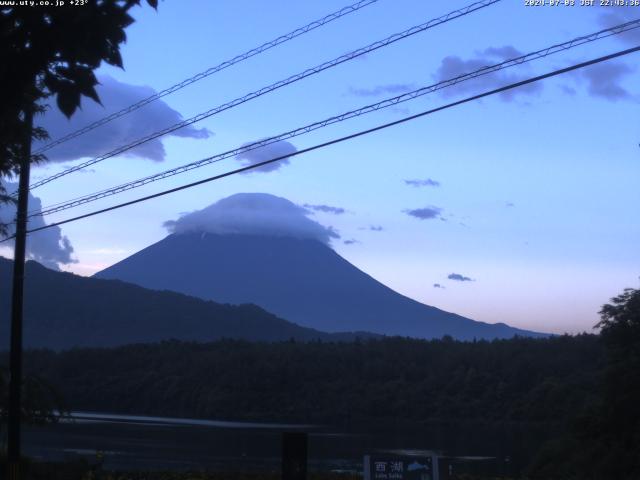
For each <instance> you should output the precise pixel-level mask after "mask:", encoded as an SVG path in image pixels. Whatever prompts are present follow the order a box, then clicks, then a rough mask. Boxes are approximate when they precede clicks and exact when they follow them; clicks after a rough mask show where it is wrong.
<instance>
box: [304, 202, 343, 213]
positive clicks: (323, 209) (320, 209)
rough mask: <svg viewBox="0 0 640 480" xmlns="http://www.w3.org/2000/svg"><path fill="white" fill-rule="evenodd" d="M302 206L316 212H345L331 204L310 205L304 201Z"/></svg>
mask: <svg viewBox="0 0 640 480" xmlns="http://www.w3.org/2000/svg"><path fill="white" fill-rule="evenodd" d="M303 206H304V208H308V209H310V210H314V211H316V212H322V213H332V214H334V215H342V214H343V213H345V212H346V210H345V209H344V208H342V207H333V206H331V205H323V204H320V205H311V204H309V203H305V204H304V205H303Z"/></svg>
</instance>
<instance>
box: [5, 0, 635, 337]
mask: <svg viewBox="0 0 640 480" xmlns="http://www.w3.org/2000/svg"><path fill="white" fill-rule="evenodd" d="M469 3H471V2H464V1H458V0H455V1H448V2H422V1H417V0H393V1H392V0H379V1H378V2H376V3H374V4H372V5H370V6H367V7H366V8H363V9H362V10H360V11H358V12H356V13H353V14H350V15H347V16H345V17H343V18H341V19H339V20H336V21H335V22H332V23H330V24H329V25H326V26H324V27H322V28H318V29H316V30H314V31H313V32H310V33H308V34H305V35H303V36H301V37H299V38H297V39H295V40H293V41H290V42H287V43H285V44H283V45H280V46H278V47H276V48H274V49H272V50H270V51H268V52H266V53H264V54H261V55H258V56H255V57H253V58H251V59H249V60H247V61H244V62H241V63H240V64H237V65H234V66H233V67H230V68H228V69H226V70H224V71H222V72H220V73H217V74H215V75H211V76H210V77H208V78H206V79H204V80H202V81H199V82H197V83H195V84H193V85H190V86H188V87H186V88H184V89H182V90H180V91H178V92H176V93H173V94H171V95H169V96H166V97H164V98H163V99H162V100H160V101H157V102H154V103H153V104H151V105H149V106H146V107H144V108H142V109H140V110H137V111H136V112H134V113H132V114H130V115H128V116H126V117H123V118H121V119H118V120H116V121H114V122H111V123H109V124H108V125H106V126H103V127H100V128H98V129H96V130H94V131H93V132H91V133H89V134H87V135H84V136H81V137H79V138H78V139H75V140H72V141H70V142H67V143H65V144H64V145H61V146H58V147H55V148H54V149H52V150H50V151H49V152H48V156H49V160H50V161H49V162H48V163H47V164H44V165H43V166H40V167H37V168H35V169H34V170H33V171H32V178H33V180H34V181H35V180H38V179H42V178H45V177H47V176H49V175H52V174H54V173H57V172H59V171H61V170H63V169H65V168H68V167H69V166H71V165H75V164H77V163H79V162H80V161H81V160H87V159H90V158H93V157H95V156H98V155H100V154H103V153H105V152H107V151H110V150H112V149H114V148H116V147H118V146H120V145H122V144H124V143H129V142H131V141H133V140H136V139H138V138H141V137H143V136H146V135H148V134H150V133H152V132H154V131H157V130H159V129H163V128H165V127H167V126H169V125H172V124H174V123H176V122H178V121H180V119H181V118H189V117H191V116H194V115H197V114H198V113H201V112H203V111H206V110H209V109H211V108H213V107H215V106H218V105H221V104H224V103H227V102H229V101H231V100H234V99H236V98H239V97H242V96H244V95H245V94H247V93H250V92H252V91H255V90H258V89H260V88H261V87H263V86H266V85H269V84H271V83H274V82H276V81H279V80H281V79H284V78H287V77H289V76H291V75H294V74H297V73H299V72H302V71H304V70H306V69H307V68H310V67H314V66H316V65H318V64H321V63H323V62H325V61H328V60H332V59H334V58H336V57H338V56H340V55H342V54H344V53H347V52H349V51H352V50H355V49H357V48H360V47H363V46H365V45H368V44H370V43H372V42H375V41H377V40H381V39H383V38H385V37H387V36H389V35H391V34H394V33H396V32H400V31H403V30H405V29H407V28H410V27H412V26H414V25H418V24H421V23H424V22H426V21H428V20H430V19H432V18H435V17H439V16H441V15H444V14H446V13H448V12H450V11H451V10H453V9H455V8H461V7H464V6H466V5H468V4H469ZM576 3H578V4H579V3H580V2H579V1H577V2H576ZM347 4H348V3H347V2H345V1H336V0H325V1H323V2H294V1H292V0H291V1H290V0H281V1H279V2H262V1H258V0H238V1H235V2H210V1H205V0H180V1H179V2H178V1H176V0H167V1H164V2H161V3H160V6H159V8H158V11H157V12H156V11H154V10H153V9H151V8H149V7H147V6H146V5H145V7H140V8H136V9H135V10H134V11H133V16H134V17H135V19H136V22H135V23H134V24H133V25H132V26H131V27H129V29H128V30H127V43H126V44H125V45H124V46H123V47H122V56H123V59H124V65H125V68H124V70H120V69H117V68H114V67H109V66H103V67H101V68H100V69H99V70H98V72H97V73H98V75H99V78H100V81H101V86H100V88H99V89H98V93H99V94H100V96H101V98H102V103H103V106H100V105H97V104H95V103H93V102H92V101H91V100H88V99H84V100H83V106H82V110H81V111H80V112H78V114H76V115H75V116H74V117H73V118H72V120H71V121H68V120H66V119H65V118H64V117H63V116H62V115H61V114H60V113H59V112H57V111H56V109H55V108H51V109H50V110H49V112H48V113H47V114H46V115H44V116H43V117H40V118H38V119H37V120H36V123H37V124H39V125H42V126H44V127H45V128H47V129H48V130H49V132H50V134H51V137H52V139H55V138H58V137H59V136H61V135H64V134H65V133H67V132H70V131H73V130H75V129H77V128H79V127H82V126H84V125H86V124H88V123H90V122H91V121H93V120H96V119H98V118H100V117H102V116H104V115H106V114H109V113H111V112H113V111H117V110H119V109H120V108H123V107H125V106H127V105H129V104H131V103H133V102H135V101H136V100H138V99H141V98H144V97H146V96H148V95H151V94H153V93H154V92H156V91H160V90H162V89H164V88H167V87H169V86H171V85H173V84H175V83H177V82H180V81H182V80H183V79H185V78H187V77H190V76H192V75H194V74H196V73H198V72H201V71H204V70H206V69H207V68H209V67H211V66H214V65H217V64H219V63H220V62H222V61H224V60H228V59H230V58H232V57H234V56H236V55H238V54H240V53H243V52H245V51H247V50H249V49H251V48H253V47H256V46H258V45H260V44H262V43H264V42H266V41H269V40H271V39H273V38H275V37H278V36H279V35H282V34H285V33H287V32H289V31H291V30H294V29H295V28H297V27H300V26H302V25H304V24H307V23H309V22H311V21H313V20H316V19H318V18H321V17H323V16H325V15H327V14H329V13H331V12H333V11H336V10H339V9H340V8H342V7H344V6H346V5H347ZM77 8H81V7H77ZM639 17H640V7H598V6H594V7H586V6H580V5H574V6H564V5H561V6H556V7H550V6H544V7H530V6H525V3H524V1H520V0H504V1H502V2H499V3H497V4H495V5H492V6H489V7H487V8H484V9H482V10H480V11H477V12H475V13H473V14H470V15H468V16H465V17H463V18H459V19H456V20H454V21H451V22H448V23H446V24H444V25H440V26H437V27H435V28H433V29H429V30H427V31H425V32H422V33H419V34H416V35H414V36H412V37H410V38H407V39H404V40H401V41H398V42H396V43H394V44H393V45H390V46H388V47H385V48H382V49H379V50H377V51H375V52H371V53H368V54H366V55H365V56H363V57H360V58H357V59H354V60H352V61H349V62H346V63H344V64H342V65H339V66H337V67H335V68H331V69H329V70H327V71H324V72H321V73H319V74H317V75H314V76H312V77H309V78H306V79H304V80H301V81H299V82H297V83H295V84H293V85H289V86H287V87H284V88H281V89H279V90H277V91H274V92H272V93H269V94H267V95H264V96H262V97H260V98H257V99H255V100H252V101H249V102H246V103H244V104H242V105H239V106H238V107H236V108H232V109H229V110H226V111H224V112H221V113H220V114H218V115H215V116H212V117H210V118H207V119H205V120H202V121H200V122H197V123H195V124H193V125H191V126H189V127H186V128H184V129H182V130H179V131H176V132H173V133H172V134H170V135H167V136H164V137H162V138H161V139H156V140H153V141H151V142H148V143H146V144H145V145H143V146H141V147H138V148H137V149H134V150H132V151H130V152H128V153H127V154H123V155H120V156H118V157H116V158H111V159H108V160H105V161H104V162H101V163H99V164H96V165H94V166H92V167H90V168H87V169H86V170H83V171H82V172H78V173H74V174H72V175H68V176H66V177H64V178H61V179H59V180H56V181H54V182H51V183H49V184H47V185H45V186H42V187H40V188H38V189H35V190H33V192H32V195H33V197H32V199H31V206H32V208H33V209H36V210H37V209H39V208H40V207H42V206H44V207H46V206H49V205H52V204H55V203H58V202H63V201H66V200H68V199H71V198H75V197H77V196H81V195H84V194H88V193H92V192H94V191H98V190H102V189H104V188H108V187H110V186H112V185H118V184H121V183H124V182H127V181H130V180H133V179H137V178H139V177H143V176H146V175H150V174H153V173H156V172H159V171H162V170H165V169H168V168H172V167H176V166H179V165H181V164H184V163H188V162H191V161H194V160H198V159H200V158H204V157H208V156H211V155H214V154H217V153H221V152H224V151H227V150H230V149H234V148H237V147H240V146H242V145H246V144H249V143H251V142H255V141H257V140H260V139H264V138H268V137H270V136H273V135H277V134H279V133H282V132H285V131H287V130H290V129H293V128H296V127H299V126H303V125H306V124H308V123H312V122H315V121H318V120H323V119H325V118H327V117H330V116H333V115H337V114H340V113H342V112H346V111H348V110H352V109H354V108H358V107H360V106H364V105H367V104H370V103H374V102H377V101H380V100H383V99H385V98H387V97H392V96H395V95H398V94H401V93H404V92H407V91H410V90H414V89H416V88H419V87H422V86H427V85H430V84H433V83H436V82H437V81H440V80H444V79H447V78H451V77H453V76H456V75H459V74H461V73H465V72H468V71H472V70H475V69H477V68H480V67H482V66H485V65H489V64H493V63H498V62H500V61H503V60H506V59H509V58H513V57H515V56H518V55H521V54H523V53H528V52H531V51H535V50H538V49H541V48H544V47H547V46H550V45H553V44H556V43H561V42H564V41H567V40H570V39H572V38H574V37H577V36H581V35H585V34H589V33H592V32H595V31H597V30H600V29H602V28H605V27H608V26H611V25H616V24H619V23H622V22H624V21H629V20H632V19H635V18H639ZM639 44H640V29H639V30H635V31H633V32H628V33H625V34H623V35H620V36H619V37H611V38H608V39H604V40H601V41H598V42H594V43H590V44H587V45H583V46H580V47H578V48H575V49H572V50H569V51H566V52H562V53H560V54H557V55H554V56H550V57H548V58H546V59H541V60H538V61H535V62H531V63H529V64H526V65H520V66H518V67H516V68H510V69H508V70H505V71H503V72H500V73H498V74H495V75H493V76H490V77H484V78H483V79H480V80H477V81H474V82H468V83H463V84H459V85H457V86H454V87H451V88H447V89H443V90H441V91H439V92H435V93H432V94H429V95H426V96H424V97H421V98H420V99H417V100H413V101H411V102H407V103H404V104H402V105H399V106H396V107H392V108H388V109H385V110H382V111H378V112H375V113H372V114H369V115H365V116H363V117H360V118H357V119H352V120H349V121H345V122H342V123H339V124H336V125H332V126H330V127H327V128H324V129H321V130H318V131H315V132H312V133H310V134H307V135H303V136H300V137H297V138H294V139H290V140H288V141H286V142H280V143H277V144H274V145H271V146H270V147H268V148H265V149H263V150H258V151H248V152H245V153H242V154H240V155H237V156H235V157H232V158H229V159H226V160H224V161H222V162H219V163H216V164H213V165H210V166H207V167H203V168H199V169H195V170H191V171H190V172H187V173H185V174H181V175H177V176H174V177H171V178H169V179H165V180H163V181H160V182H156V183H153V184H149V185H146V186H145V187H143V188H139V189H136V190H133V191H129V192H126V193H123V194H120V195H118V196H114V197H111V198H108V199H103V200H100V201H98V202H95V203H92V204H89V205H86V206H83V207H78V208H75V209H73V210H68V211H66V212H60V213H57V214H54V215H49V216H47V217H46V218H45V219H44V222H46V223H52V222H55V221H60V220H64V219H66V218H69V217H71V216H75V215H79V214H82V213H87V212H90V211H92V210H94V209H97V208H103V207H107V206H109V205H112V204H114V203H116V202H120V201H126V200H131V199H134V198H138V197H140V196H142V195H146V194H150V193H154V192H157V191H160V190H163V189H167V188H172V187H176V186H179V185H182V184H185V183H189V182H192V181H196V180H199V179H202V178H205V177H208V176H211V175H215V174H217V173H222V172H225V171H228V170H231V169H234V168H238V167H239V166H243V165H247V164H250V163H252V162H256V161H260V160H263V159H267V158H271V157H273V156H274V155H278V156H284V155H290V154H291V153H294V152H296V151H299V150H302V149H305V148H308V147H311V146H313V145H315V144H318V143H322V142H325V141H328V140H331V139H333V138H337V137H341V136H344V135H348V134H351V133H354V132H356V131H359V130H363V129H367V128H371V127H374V126H376V125H379V124H382V123H386V122H391V121H394V120H398V119H400V118H402V117H405V116H407V115H411V114H415V113H418V112H421V111H423V110H427V109H430V108H434V107H437V106H440V105H444V104H446V103H449V102H452V101H455V100H457V99H461V98H463V97H465V96H469V95H473V94H476V93H480V92H482V91H484V90H489V89H493V88H496V87H499V86H502V85H504V84H507V83H510V82H515V81H519V80H522V79H525V78H527V77H529V76H532V75H537V74H541V73H545V72H547V71H550V70H553V69H557V68H561V67H565V66H568V65H571V64H573V63H576V62H580V61H585V60H588V59H590V58H594V57H597V56H600V55H604V54H607V53H611V52H614V51H618V50H622V49H625V48H629V47H632V46H635V45H639ZM638 58H640V53H636V54H632V55H629V56H626V57H623V58H621V59H617V60H614V61H611V62H608V63H604V64H600V65H597V66H592V67H589V68H587V69H584V70H580V71H577V72H573V73H569V74H566V75H563V76H561V77H556V78H553V79H549V80H546V81H544V82H540V83H536V84H531V85H528V86H526V87H523V88H521V89H518V90H513V91H511V92H508V93H505V94H501V95H497V96H493V97H490V98H485V99H482V100H480V101H475V102H472V103H468V104H465V105H461V106H458V107H455V108H451V109H448V110H445V111H441V112H438V113H435V114H433V115H429V116H426V117H423V118H420V119H417V120H415V121H411V122H409V123H405V124H402V125H399V126H396V127H393V128H389V129H386V130H384V131H381V132H377V133H374V134H371V135H367V136H364V137H360V138H357V139H354V140H352V141H349V142H344V143H341V144H338V145H333V146H330V147H327V148H323V149H319V150H315V151H313V152H309V153H306V154H301V155H297V156H295V157H291V158H289V159H287V160H285V161H284V162H281V163H278V164H272V165H269V166H267V167H264V168H261V169H259V170H258V171H255V172H252V173H245V174H240V175H235V176H231V177H227V178H224V179H221V180H220V181H215V182H212V183H207V184H204V185H201V186H198V187H195V188H192V189H188V190H184V191H181V192H178V193H175V194H172V195H168V196H164V197H161V198H158V199H155V200H152V201H149V202H144V203H141V204H137V205H134V206H131V207H128V208H124V209H120V210H117V211H113V212H109V213H106V214H103V215H99V216H95V217H92V218H89V219H85V220H81V221H77V222H74V223H69V224H66V225H63V226H61V227H56V228H52V229H49V230H45V231H42V232H39V233H35V234H33V235H31V238H30V240H29V242H30V243H29V245H30V255H31V257H32V258H33V259H36V260H38V261H41V262H42V263H43V264H45V265H47V266H49V267H51V268H60V269H62V270H65V271H70V272H74V273H77V274H79V275H92V274H93V273H95V272H97V271H100V270H101V269H103V268H105V267H107V266H109V265H111V264H113V263H115V262H118V261H120V260H122V259H123V258H126V257H127V256H129V255H131V254H133V253H135V252H137V251H139V250H140V249H142V248H144V247H146V246H148V245H150V244H152V243H154V242H157V241H159V240H161V239H162V238H164V237H165V236H166V235H167V234H169V233H170V232H171V231H172V230H171V229H172V225H174V226H175V225H176V223H175V222H177V221H178V220H180V219H181V218H185V217H186V216H187V214H189V213H192V214H195V213H197V212H198V211H201V210H204V211H207V210H205V209H206V208H207V207H209V206H210V205H212V204H214V203H216V202H218V201H219V200H222V199H225V198H226V197H230V196H232V195H235V194H238V193H265V194H270V195H274V196H277V197H281V198H284V199H287V200H289V201H290V202H293V203H294V204H295V205H298V206H300V207H301V208H304V209H306V215H307V216H308V218H310V219H312V220H313V221H314V222H316V223H318V224H320V226H322V227H323V228H324V229H326V232H331V234H330V235H327V242H329V244H330V245H331V246H332V248H334V249H335V250H336V251H337V252H338V253H339V254H340V255H342V256H343V257H344V258H346V259H347V260H348V261H350V262H351V263H353V264H354V265H356V266H357V267H358V268H360V269H362V270H363V271H365V272H367V273H369V274H370V275H372V276H373V277H374V278H376V279H377V280H379V281H381V282H383V283H385V284H386V285H388V286H389V287H391V288H393V289H395V290H396V291H398V292H400V293H402V294H404V295H407V296H409V297H412V298H414V299H416V300H418V301H421V302H423V303H426V304H429V305H433V306H436V307H438V308H441V309H444V310H447V311H452V312H455V313H458V314H461V315H464V316H467V317H469V318H472V319H475V320H481V321H485V322H491V323H495V322H505V323H507V324H509V325H512V326H515V327H519V328H525V329H530V330H538V331H546V332H554V333H565V332H568V333H579V332H583V331H589V332H590V331H593V328H592V327H593V326H594V324H595V323H596V322H597V321H598V310H599V308H600V306H601V305H602V304H604V303H606V302H607V301H608V300H609V299H610V298H611V297H613V296H615V295H616V294H618V293H620V292H621V291H622V289H624V288H626V287H638V282H639V276H640V248H638V245H639V243H640V242H639V241H640V222H638V214H637V210H638V205H639V204H640V189H638V188H637V185H638V181H639V180H640V147H639V143H640V121H639V120H638V101H639V99H640V89H639V88H638V85H640V83H639V82H638V68H637V65H638ZM12 181H15V180H12ZM8 188H9V190H11V186H10V185H9V186H8ZM264 198H269V197H268V196H266V197H264ZM11 215H12V214H11V212H9V211H4V212H2V211H0V217H1V218H3V219H6V218H10V217H11ZM42 221H43V219H42V218H39V219H37V218H36V219H34V223H33V224H32V226H37V225H36V222H42ZM38 225H39V224H38ZM323 231H325V230H323ZM0 253H2V254H3V255H5V256H9V255H10V254H11V250H10V247H7V246H4V247H2V249H0Z"/></svg>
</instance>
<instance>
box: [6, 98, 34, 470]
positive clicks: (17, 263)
mask: <svg viewBox="0 0 640 480" xmlns="http://www.w3.org/2000/svg"><path fill="white" fill-rule="evenodd" d="M24 121H25V125H26V127H27V136H26V138H25V141H24V153H23V156H22V159H21V161H20V182H19V186H18V208H17V211H16V239H15V249H14V262H13V294H12V298H11V352H10V354H9V371H10V380H9V422H8V436H7V460H8V462H7V463H8V467H9V480H19V479H20V478H21V473H20V416H21V415H20V413H21V403H20V393H21V390H22V306H23V291H24V262H25V252H26V243H27V212H28V208H29V171H30V167H31V129H32V127H33V109H32V107H31V106H29V107H28V108H27V109H26V110H25V112H24Z"/></svg>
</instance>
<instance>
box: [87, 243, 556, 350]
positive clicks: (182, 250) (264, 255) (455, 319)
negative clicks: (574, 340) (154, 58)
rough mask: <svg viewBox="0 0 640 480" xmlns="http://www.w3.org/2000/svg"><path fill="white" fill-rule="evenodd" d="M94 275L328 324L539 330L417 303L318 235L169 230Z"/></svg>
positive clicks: (506, 334) (506, 332)
mask: <svg viewBox="0 0 640 480" xmlns="http://www.w3.org/2000/svg"><path fill="white" fill-rule="evenodd" d="M95 276H96V277H97V278H105V279H120V280H124V281H128V282H131V283H135V284H137V285H141V286H144V287H146V288H151V289H157V290H172V291H175V292H180V293H184V294H188V295H193V296H195V297H199V298H202V299H208V300H214V301H218V302H222V303H231V304H242V303H255V304H256V305H260V306H261V307H263V308H265V309H266V310H268V311H270V312H273V313H275V314H276V315H278V316H280V317H282V318H286V319H287V320H289V321H292V322H295V323H297V324H299V325H302V326H305V327H309V328H314V329H317V330H321V331H327V332H340V331H370V332H374V333H377V334H384V335H401V336H410V337H417V338H440V337H442V336H444V335H451V336H452V337H454V338H457V339H461V340H472V339H474V338H478V339H494V338H510V337H513V336H515V335H520V336H534V337H535V336H545V335H544V334H540V333H536V332H530V331H526V330H520V329H517V328H513V327H510V326H508V325H505V324H504V323H497V324H489V323H484V322H477V321H474V320H471V319H468V318H465V317H462V316H460V315H456V314H454V313H449V312H445V311H443V310H440V309H438V308H435V307H432V306H428V305H424V304H422V303H419V302H417V301H415V300H412V299H410V298H408V297H405V296H403V295H400V294H399V293H397V292H395V291H393V290H391V289H390V288H388V287H386V286H385V285H383V284H382V283H380V282H378V281H377V280H375V279H374V278H372V277H370V276H369V275H367V274H366V273H364V272H362V271H361V270H359V269H358V268H356V267H355V266H353V265H352V264H350V263H349V262H347V261H346V260H345V259H343V258H342V257H340V256H339V255H338V254H337V253H336V252H335V251H333V250H332V249H331V248H330V247H329V246H328V245H326V244H325V243H322V242H320V241H317V240H313V239H301V238H293V237H291V236H275V235H250V234H226V235H220V234H214V233H205V232H202V231H200V232H185V233H179V234H172V235H169V236H168V237H166V238H165V239H163V240H161V241H159V242H157V243H155V244H153V245H151V246H149V247H147V248H145V249H143V250H141V251H139V252H138V253H136V254H134V255H132V256H130V257H128V258H126V259H124V260H122V261H121V262H119V263H116V264H115V265H113V266H111V267H109V268H107V269H105V270H103V271H101V272H99V273H97V274H96V275H95Z"/></svg>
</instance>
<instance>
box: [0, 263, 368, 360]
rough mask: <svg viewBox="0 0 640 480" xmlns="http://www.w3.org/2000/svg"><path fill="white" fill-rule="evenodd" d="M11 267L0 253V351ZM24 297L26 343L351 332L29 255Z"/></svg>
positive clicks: (6, 323) (309, 335)
mask: <svg viewBox="0 0 640 480" xmlns="http://www.w3.org/2000/svg"><path fill="white" fill-rule="evenodd" d="M12 269H13V262H12V261H10V260H7V259H5V258H2V257H0V315H1V317H0V350H4V349H6V348H8V336H9V334H8V332H9V318H10V310H9V306H10V292H11V288H10V285H11V272H12ZM25 300H26V301H25V311H24V314H25V319H24V342H25V345H26V346H27V347H33V348H39V347H46V348H53V349H67V348H71V347H79V346H85V347H110V346H116V345H124V344H130V343H147V342H158V341H161V340H169V339H176V340H187V341H199V342H204V341H209V340H215V339H220V338H236V339H244V340H260V341H281V340H288V339H290V338H294V339H297V340H313V339H320V340H325V341H331V340H353V339H354V338H355V336H356V335H355V334H344V335H330V334H327V333H324V332H318V331H315V330H313V329H309V328H303V327H300V326H298V325H295V324H293V323H290V322H288V321H285V320H282V319H280V318H278V317H276V316H274V315H272V314H270V313H268V312H266V311H264V310H263V309H262V308H260V307H257V306H255V305H246V304H245V305H238V306H233V305H221V304H218V303H214V302H211V301H205V300H201V299H199V298H194V297H189V296H187V295H182V294H179V293H175V292H168V291H164V292H163V291H156V290H147V289H145V288H142V287H140V286H137V285H131V284H128V283H125V282H121V281H114V280H101V279H96V278H87V277H81V276H78V275H73V274H71V273H64V272H57V271H54V270H49V269H47V268H45V267H43V266H42V265H40V264H39V263H36V262H33V261H30V262H27V265H26V281H25ZM358 336H367V334H359V335H358Z"/></svg>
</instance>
